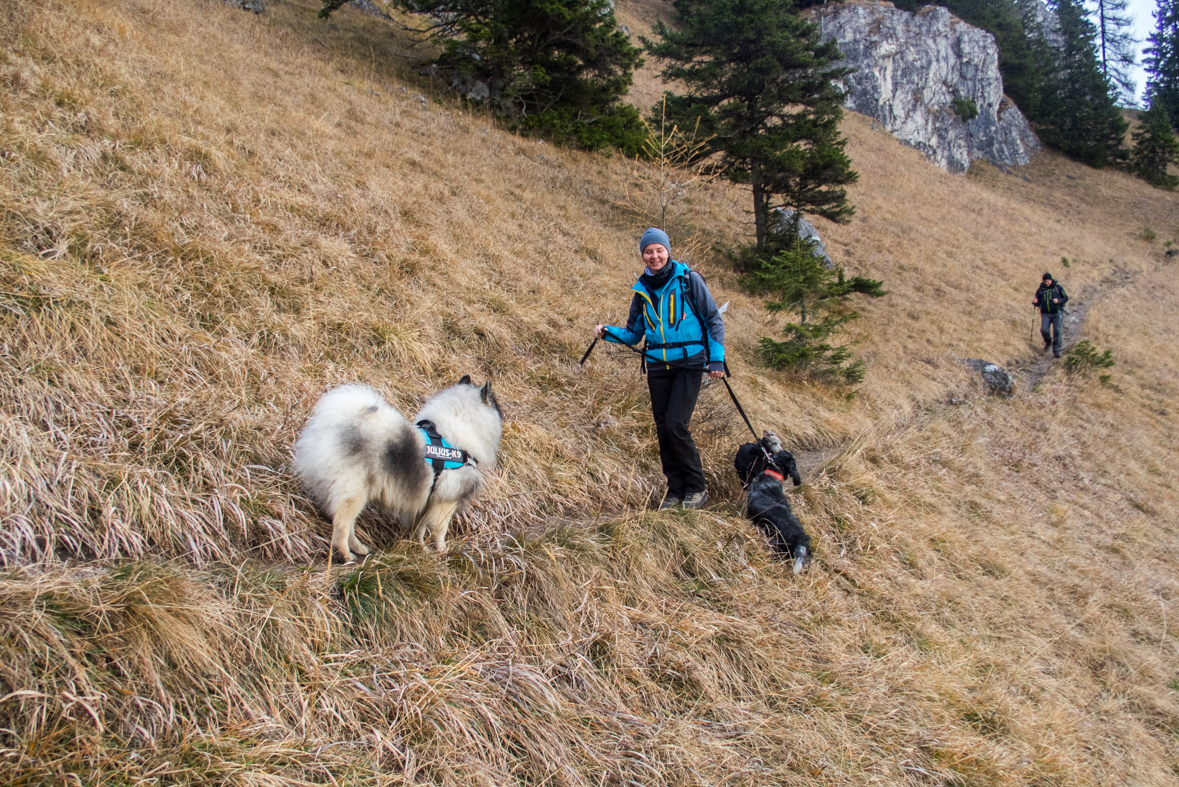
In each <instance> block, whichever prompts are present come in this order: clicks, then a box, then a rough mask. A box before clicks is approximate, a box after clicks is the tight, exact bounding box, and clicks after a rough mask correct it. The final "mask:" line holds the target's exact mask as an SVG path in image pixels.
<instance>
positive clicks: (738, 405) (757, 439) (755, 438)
mask: <svg viewBox="0 0 1179 787" xmlns="http://www.w3.org/2000/svg"><path fill="white" fill-rule="evenodd" d="M602 335H603V336H612V337H613V338H615V339H617V338H618V337H617V336H614V334H612V333H610V332H609V331H608V330H607V329H605V328H603V329H602ZM597 343H598V339H597V338H595V339H594V340H593V341H592V342H590V346H589V349H588V350H586V351H585V355H583V356H581V363H579V364H578V365H579V366H580V365H581V364H583V363H585V360H586V359H587V358H589V354H590V353H591V352H593V349H594V345H595V344H597ZM616 344H618V345H619V346H621V347H625V348H626V349H628V350H630V351H631V352H632V353H634V354H635V355H639V356H642V357H643V358H644V359H645V358H646V356H645V354H644V353H643V351H642V350H636V349H635V348H634V347H631V346H630V345H629V344H626V343H624V342H616ZM721 363H724V366H725V376H724V377H722V378H721V382H722V383H724V384H725V388H726V389H727V390H728V392H729V398H730V399H732V400H733V406H734V407H736V408H737V412H738V413H740V414H741V420H743V421H744V422H745V425H746V426H748V427H749V432H750V434H752V435H753V442H755V443H757V445H758V447H759V448H761V452H762V453H763V454H765V456H766V459H768V460H770V464H773V461H774V458H773V457H772V456H770V452H769V451H767V450H766V447H765V446H764V445H762V444H761V438H760V437H758V435H757V430H756V429H754V428H753V424H752V423H751V422H750V420H749V416H748V415H746V414H745V408H744V407H742V406H741V402H739V401H737V394H735V393H734V392H733V386H731V385H729V378H730V377H732V376H733V373H732V372H730V371H729V365H728V363H725V362H724V361H722V362H721ZM669 365H670V364H669Z"/></svg>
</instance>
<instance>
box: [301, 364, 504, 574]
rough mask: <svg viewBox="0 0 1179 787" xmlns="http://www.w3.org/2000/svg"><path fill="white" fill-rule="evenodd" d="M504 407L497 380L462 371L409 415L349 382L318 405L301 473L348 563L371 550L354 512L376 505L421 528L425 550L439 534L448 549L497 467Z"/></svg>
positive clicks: (306, 432) (417, 532)
mask: <svg viewBox="0 0 1179 787" xmlns="http://www.w3.org/2000/svg"><path fill="white" fill-rule="evenodd" d="M502 434H503V413H502V412H501V411H500V408H499V403H498V402H496V400H495V394H493V393H492V392H491V382H490V381H488V382H487V384H486V385H484V386H482V387H480V386H478V385H475V384H474V383H472V382H471V377H470V375H464V376H463V379H461V380H459V381H458V383H457V384H456V385H453V386H451V387H450V388H446V389H445V390H442V391H439V392H438V393H437V394H435V395H434V396H433V397H431V398H430V399H429V400H428V401H427V402H426V403H425V405H423V406H422V409H421V410H420V411H419V412H418V414H417V416H416V417H415V418H414V423H410V422H409V421H407V420H406V419H405V418H404V417H403V416H402V415H401V413H399V412H397V410H396V409H394V408H393V407H392V406H391V405H390V404H389V403H388V402H386V401H385V398H384V397H383V396H381V394H380V393H378V392H377V391H375V390H373V389H372V388H369V387H368V386H367V385H359V384H357V385H344V386H341V387H339V388H334V389H332V390H331V391H328V392H327V393H326V394H324V395H323V397H322V398H320V400H319V402H318V403H316V405H315V409H314V410H313V411H312V413H311V418H310V419H309V420H308V421H307V426H305V427H304V428H303V434H301V435H300V436H299V442H298V443H297V444H296V445H295V471H296V472H297V473H298V474H299V475H300V476H302V478H303V483H304V484H305V485H306V486H307V489H308V491H309V492H310V493H311V496H312V498H313V499H314V500H315V502H316V503H317V504H318V505H319V506H320V508H322V509H323V511H324V513H326V514H327V515H328V516H330V517H331V518H332V546H333V547H334V548H335V550H336V552H338V553H339V555H340V557H341V558H343V559H344V561H345V562H349V561H351V560H352V559H353V556H354V555H367V554H368V547H366V546H365V545H364V544H362V543H361V542H360V540H359V539H358V538H357V537H356V533H355V525H356V517H357V516H359V515H360V512H361V511H362V510H363V509H364V507H365V506H366V505H368V503H370V502H375V503H379V504H380V505H382V506H384V507H385V508H386V509H387V510H389V511H390V512H392V513H393V514H395V515H396V516H397V518H398V519H399V520H400V521H401V524H402V526H403V527H410V526H412V527H413V528H414V537H415V538H417V540H418V541H419V542H420V543H421V544H422V545H423V546H424V545H425V541H426V536H427V535H433V537H434V543H435V545H436V546H437V548H438V551H439V552H444V551H446V531H447V529H448V528H449V527H450V521H451V519H452V518H453V517H454V515H455V514H456V513H459V512H461V511H462V510H463V509H464V508H466V506H467V505H469V504H470V502H471V501H472V500H473V499H474V497H475V495H476V494H477V493H478V491H479V488H480V487H481V486H482V485H483V476H484V474H485V473H488V472H491V471H492V470H494V469H495V461H496V455H497V453H498V451H499V441H500V437H501V436H502Z"/></svg>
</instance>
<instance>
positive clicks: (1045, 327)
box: [1032, 273, 1068, 358]
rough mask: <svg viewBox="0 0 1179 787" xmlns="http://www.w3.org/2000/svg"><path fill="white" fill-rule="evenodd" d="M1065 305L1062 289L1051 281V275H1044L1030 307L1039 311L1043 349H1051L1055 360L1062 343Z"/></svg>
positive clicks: (1065, 296) (1066, 300)
mask: <svg viewBox="0 0 1179 787" xmlns="http://www.w3.org/2000/svg"><path fill="white" fill-rule="evenodd" d="M1066 303H1068V296H1067V295H1065V293H1064V287H1061V286H1060V284H1059V283H1058V282H1055V281H1053V280H1052V274H1051V273H1045V274H1044V276H1043V278H1042V280H1041V281H1040V288H1039V289H1038V290H1036V300H1034V301H1032V305H1034V306H1035V307H1036V308H1037V309H1039V310H1040V335H1041V336H1043V337H1044V349H1045V350H1047V349H1048V348H1049V347H1051V348H1052V355H1053V356H1055V357H1057V358H1059V357H1060V347H1061V343H1062V342H1063V341H1064V339H1063V336H1062V334H1063V332H1064V305H1065V304H1066Z"/></svg>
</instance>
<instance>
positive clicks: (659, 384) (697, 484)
mask: <svg viewBox="0 0 1179 787" xmlns="http://www.w3.org/2000/svg"><path fill="white" fill-rule="evenodd" d="M703 379H704V372H703V371H701V370H699V369H653V368H650V367H648V368H647V388H648V390H650V392H651V412H652V413H653V414H654V416H655V435H656V436H657V437H658V438H659V460H660V461H661V462H662V464H663V474H664V475H665V476H667V496H668V497H678V498H680V499H683V498H684V497H686V496H687V495H691V494H694V493H696V492H703V491H704V466H703V465H702V464H701V462H700V452H699V451H698V450H696V443H694V442H693V441H692V433H691V432H689V431H688V425H689V424H690V423H691V421H692V411H694V410H695V409H696V398H697V397H698V396H699V395H700V384H701V382H702V381H703Z"/></svg>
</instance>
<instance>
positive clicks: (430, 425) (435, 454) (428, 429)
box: [414, 421, 478, 494]
mask: <svg viewBox="0 0 1179 787" xmlns="http://www.w3.org/2000/svg"><path fill="white" fill-rule="evenodd" d="M414 426H416V427H417V428H418V430H419V431H420V432H421V433H422V436H423V437H425V438H426V464H428V465H430V467H431V468H432V469H433V470H434V483H432V484H430V494H434V488H435V487H436V486H438V477H439V476H441V475H442V471H443V470H458V469H459V468H460V467H466V466H467V465H471V466H472V467H473V466H475V465H477V464H478V462H476V461H475V457H473V456H471V455H470V454H468V453H467V452H466V451H464V450H462V449H461V448H455V447H454V446H452V445H451V444H450V443H448V442H446V440H445V439H444V438H443V437H442V435H440V434H439V433H438V427H437V426H435V425H434V422H433V421H418V422H417V423H416V424H414Z"/></svg>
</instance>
